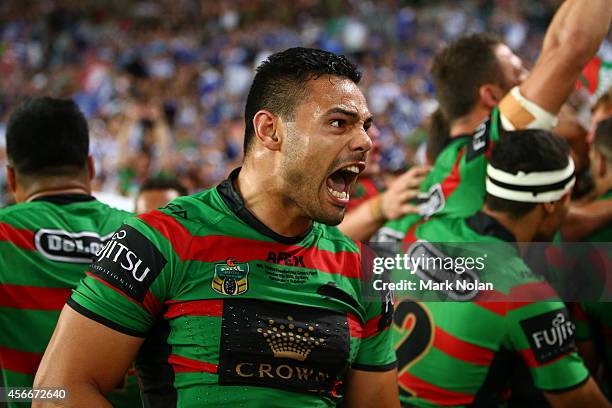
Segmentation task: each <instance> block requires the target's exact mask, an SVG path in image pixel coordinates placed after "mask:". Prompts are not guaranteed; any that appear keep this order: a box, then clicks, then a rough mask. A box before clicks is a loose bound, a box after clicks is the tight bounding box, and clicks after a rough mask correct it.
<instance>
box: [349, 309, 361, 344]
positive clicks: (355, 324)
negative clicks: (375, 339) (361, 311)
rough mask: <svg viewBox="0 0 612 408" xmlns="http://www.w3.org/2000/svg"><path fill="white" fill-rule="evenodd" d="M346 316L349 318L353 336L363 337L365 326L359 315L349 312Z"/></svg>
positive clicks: (350, 331) (350, 330)
mask: <svg viewBox="0 0 612 408" xmlns="http://www.w3.org/2000/svg"><path fill="white" fill-rule="evenodd" d="M346 318H347V320H348V326H349V333H350V335H351V337H356V338H359V339H361V338H363V326H362V325H361V321H360V320H359V318H358V317H357V316H355V315H354V314H352V313H347V314H346Z"/></svg>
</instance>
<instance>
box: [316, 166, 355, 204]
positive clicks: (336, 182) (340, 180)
mask: <svg viewBox="0 0 612 408" xmlns="http://www.w3.org/2000/svg"><path fill="white" fill-rule="evenodd" d="M361 171H363V166H359V165H357V164H350V165H348V166H346V167H342V168H341V169H338V170H336V171H335V172H333V173H332V174H331V175H330V176H329V177H328V178H327V180H326V182H325V184H326V186H327V192H328V193H329V194H330V195H331V196H332V198H333V199H334V201H336V202H337V203H338V204H341V205H346V204H347V203H348V201H349V198H350V197H349V194H350V189H351V185H352V184H353V183H354V182H355V180H357V176H359V173H361Z"/></svg>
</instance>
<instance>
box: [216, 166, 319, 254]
mask: <svg viewBox="0 0 612 408" xmlns="http://www.w3.org/2000/svg"><path fill="white" fill-rule="evenodd" d="M240 169H241V167H238V168H237V169H234V170H233V171H232V172H231V173H230V175H229V177H228V178H227V179H225V180H223V182H221V184H219V185H218V186H217V192H218V193H219V195H220V196H221V199H222V200H223V202H224V203H225V204H226V205H227V206H228V207H229V209H230V210H231V211H232V212H233V213H234V214H236V216H237V217H238V218H240V219H241V220H242V221H244V222H245V223H246V224H248V225H249V226H250V227H251V228H253V229H254V230H255V231H257V232H259V233H260V234H263V235H265V236H267V237H269V238H272V239H273V240H275V241H277V242H280V243H282V244H287V245H292V244H297V243H298V242H300V241H302V240H303V239H304V238H305V237H306V235H308V234H309V233H310V231H311V230H312V227H310V228H308V230H306V232H304V233H303V234H300V235H297V236H293V237H287V236H284V235H280V234H277V233H276V232H274V231H272V230H271V229H270V228H268V227H267V226H266V225H265V224H264V223H263V222H261V221H259V220H258V219H257V217H255V215H254V214H253V213H252V212H250V211H249V210H248V209H247V208H246V206H245V205H244V200H243V199H242V196H241V195H240V192H239V191H238V189H237V188H236V180H237V179H238V173H240Z"/></svg>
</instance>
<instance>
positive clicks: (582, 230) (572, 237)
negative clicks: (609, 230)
mask: <svg viewBox="0 0 612 408" xmlns="http://www.w3.org/2000/svg"><path fill="white" fill-rule="evenodd" d="M610 201H611V200H598V201H593V202H591V203H588V204H584V205H581V206H576V205H573V206H571V207H570V210H569V212H568V214H567V217H566V218H565V221H564V222H563V225H562V226H561V235H562V236H563V240H564V241H568V242H572V241H580V240H581V239H583V238H584V237H586V236H587V235H590V234H592V233H593V232H595V231H596V230H597V229H598V228H601V227H602V226H604V225H606V224H607V223H609V222H611V221H612V203H610Z"/></svg>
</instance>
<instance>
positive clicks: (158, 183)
mask: <svg viewBox="0 0 612 408" xmlns="http://www.w3.org/2000/svg"><path fill="white" fill-rule="evenodd" d="M150 190H174V191H176V192H177V193H179V195H182V196H184V195H188V194H189V192H188V191H187V189H186V188H185V186H184V185H182V184H181V183H180V182H179V181H178V180H177V179H175V178H169V177H152V178H150V179H147V180H146V181H145V182H144V183H142V185H141V186H140V190H139V191H138V193H139V194H140V193H142V192H143V191H150Z"/></svg>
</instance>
